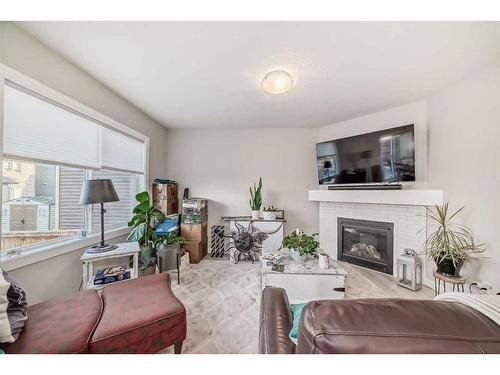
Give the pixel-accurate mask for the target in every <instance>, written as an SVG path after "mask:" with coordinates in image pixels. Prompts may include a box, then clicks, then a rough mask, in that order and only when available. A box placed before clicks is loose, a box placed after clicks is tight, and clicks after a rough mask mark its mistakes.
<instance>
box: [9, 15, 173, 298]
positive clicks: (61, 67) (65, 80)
mask: <svg viewBox="0 0 500 375" xmlns="http://www.w3.org/2000/svg"><path fill="white" fill-rule="evenodd" d="M0 63H2V64H5V65H7V66H9V67H11V68H12V69H15V70H17V71H19V72H21V73H23V74H25V75H27V76H29V77H31V78H33V79H35V80H37V81H39V82H41V83H43V84H45V85H47V86H49V87H51V88H53V89H55V90H57V91H59V92H61V93H63V94H65V95H67V96H69V97H71V98H73V99H75V100H77V101H79V102H81V103H83V104H85V105H87V106H89V107H91V108H93V109H95V110H97V111H99V112H101V113H103V114H105V115H107V116H109V117H111V118H113V119H115V120H117V121H119V122H121V123H123V124H125V125H127V126H129V127H130V128H133V129H135V130H137V131H139V132H141V133H143V134H145V135H147V136H148V137H150V140H151V143H150V164H149V176H150V179H154V178H155V177H159V176H165V172H166V162H165V156H166V153H165V147H166V137H167V131H166V129H165V128H164V127H162V126H161V125H160V124H158V123H157V122H155V121H154V120H152V119H151V118H150V117H148V116H147V115H145V114H144V113H143V112H141V111H140V110H139V109H137V108H136V107H134V106H133V105H131V104H130V103H128V102H127V101H126V100H124V99H123V98H121V97H119V96H118V95H117V94H115V93H114V92H112V91H111V90H110V89H108V88H107V87H105V86H104V85H103V84H101V83H100V82H98V81H96V80H95V79H94V78H92V77H91V76H90V75H88V74H87V73H85V72H84V71H82V70H81V69H79V68H78V67H76V66H75V65H73V64H71V63H70V62H69V61H67V60H66V59H64V58H63V57H61V56H60V55H58V54H57V53H55V52H54V51H52V50H51V49H49V48H48V47H46V46H45V45H43V44H42V43H40V42H39V41H38V40H37V39H35V38H33V37H32V36H30V35H29V34H27V33H26V32H24V31H23V30H21V29H20V28H19V27H18V26H16V25H15V24H12V23H10V22H0ZM80 254H81V251H75V252H72V253H70V254H66V255H62V256H58V257H55V258H52V259H50V260H48V261H43V262H40V263H37V264H33V265H30V266H26V267H23V268H20V269H17V270H14V271H12V272H11V273H12V275H13V276H14V277H17V278H18V279H19V281H20V282H21V284H22V285H23V286H24V287H25V288H26V290H27V292H28V297H29V301H30V303H35V302H38V301H42V300H46V299H49V298H53V297H57V296H60V295H64V294H67V293H70V292H73V291H76V290H77V289H78V286H79V285H80V280H81V274H82V269H81V263H80V261H79V258H80Z"/></svg>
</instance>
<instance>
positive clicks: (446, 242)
mask: <svg viewBox="0 0 500 375" xmlns="http://www.w3.org/2000/svg"><path fill="white" fill-rule="evenodd" d="M462 210H463V207H461V208H460V209H458V210H457V211H455V212H453V213H451V214H450V211H449V204H448V203H446V204H444V205H443V206H438V205H436V206H435V207H434V209H431V208H427V215H428V217H429V218H430V219H431V221H432V222H433V224H431V225H430V226H428V228H427V230H430V234H429V235H428V237H427V239H426V241H425V252H426V253H427V255H428V257H429V259H432V260H433V261H434V262H435V263H436V265H437V272H439V273H442V274H444V275H450V276H457V277H458V276H459V275H460V269H461V268H462V266H463V265H464V263H466V262H468V261H471V260H474V259H475V257H474V256H473V254H477V253H482V252H483V251H484V250H485V249H484V248H483V246H484V244H476V243H475V241H474V235H473V234H472V232H471V230H470V229H469V228H467V227H466V226H464V225H462V224H458V223H456V222H454V221H453V219H454V218H455V216H457V214H459V213H460V212H461V211H462Z"/></svg>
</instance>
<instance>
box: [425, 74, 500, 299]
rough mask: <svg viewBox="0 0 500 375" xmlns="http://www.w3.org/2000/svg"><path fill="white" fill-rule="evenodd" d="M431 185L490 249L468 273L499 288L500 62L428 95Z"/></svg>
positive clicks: (497, 289)
mask: <svg viewBox="0 0 500 375" xmlns="http://www.w3.org/2000/svg"><path fill="white" fill-rule="evenodd" d="M427 109H428V127H429V143H428V146H429V159H428V160H429V181H428V186H429V188H437V189H442V190H443V191H444V197H445V200H447V201H449V202H450V204H451V205H452V206H453V207H454V208H459V207H461V206H465V209H464V212H463V214H462V215H461V216H460V220H461V221H462V222H463V223H464V224H466V225H468V226H469V227H470V229H472V230H473V232H474V234H475V235H476V237H477V238H476V239H477V241H478V242H485V243H486V247H487V249H488V250H487V252H486V253H485V254H484V256H487V257H488V258H485V259H483V260H481V261H478V262H475V263H472V264H470V265H469V266H468V267H466V268H465V269H464V271H463V274H464V275H466V276H468V277H470V278H471V279H472V278H474V279H480V280H485V281H488V282H490V283H492V284H493V286H494V290H495V291H496V292H500V272H499V267H500V65H496V66H492V67H490V68H488V69H485V70H483V71H481V72H477V73H475V74H473V75H471V76H469V77H468V78H466V79H463V80H461V81H460V82H456V83H455V84H453V85H451V86H449V87H447V88H445V89H443V90H441V91H439V92H437V93H435V94H434V95H433V96H431V97H430V98H429V99H428V101H427Z"/></svg>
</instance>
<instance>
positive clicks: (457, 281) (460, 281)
mask: <svg viewBox="0 0 500 375" xmlns="http://www.w3.org/2000/svg"><path fill="white" fill-rule="evenodd" d="M433 275H434V295H436V296H437V295H438V294H439V293H440V292H441V281H442V282H443V291H444V292H445V293H446V283H450V284H453V292H454V291H455V288H456V289H457V291H458V292H460V291H461V292H462V293H463V292H464V285H465V281H466V279H465V278H463V277H455V276H448V275H443V274H442V273H439V272H437V271H434V273H433Z"/></svg>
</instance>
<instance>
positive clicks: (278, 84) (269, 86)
mask: <svg viewBox="0 0 500 375" xmlns="http://www.w3.org/2000/svg"><path fill="white" fill-rule="evenodd" d="M292 86H293V79H292V76H291V75H290V74H289V73H288V72H285V71H284V70H275V71H273V72H269V73H267V74H266V75H265V76H264V79H263V80H262V88H263V89H264V91H266V92H268V93H269V94H274V95H278V94H283V93H284V92H287V91H288V90H290V88H291V87H292Z"/></svg>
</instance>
